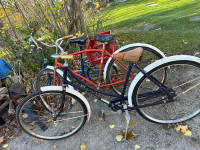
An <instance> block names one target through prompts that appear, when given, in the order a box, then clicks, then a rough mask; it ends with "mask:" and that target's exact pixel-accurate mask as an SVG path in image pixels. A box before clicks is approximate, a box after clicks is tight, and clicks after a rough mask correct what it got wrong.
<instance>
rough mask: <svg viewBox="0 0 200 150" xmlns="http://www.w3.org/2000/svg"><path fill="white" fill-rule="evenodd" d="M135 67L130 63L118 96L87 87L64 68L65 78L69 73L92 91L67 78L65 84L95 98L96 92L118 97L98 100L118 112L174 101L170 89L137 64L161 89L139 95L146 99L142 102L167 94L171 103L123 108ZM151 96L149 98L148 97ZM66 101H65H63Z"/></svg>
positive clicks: (157, 102) (64, 79)
mask: <svg viewBox="0 0 200 150" xmlns="http://www.w3.org/2000/svg"><path fill="white" fill-rule="evenodd" d="M132 67H133V63H132V62H130V63H129V68H128V72H127V76H126V79H125V82H124V86H123V91H122V93H121V95H118V94H110V93H107V92H103V91H100V90H98V89H96V88H93V87H91V86H89V85H87V84H86V83H85V82H83V81H81V79H80V78H79V76H78V75H77V73H76V74H74V72H73V71H72V70H71V69H69V68H68V67H64V77H65V76H66V77H67V74H68V72H69V73H70V74H71V75H72V76H73V77H74V78H75V79H76V80H77V81H78V82H80V83H81V84H83V85H84V86H86V87H87V88H89V89H90V91H87V90H86V89H83V88H81V87H79V86H77V85H75V84H74V83H72V82H70V81H68V80H66V78H63V83H64V85H65V86H66V85H67V84H69V85H71V86H73V87H75V88H77V89H79V90H81V91H83V92H85V91H86V92H88V93H91V94H93V95H95V96H97V95H96V94H94V93H92V92H91V91H94V92H97V93H100V94H103V95H107V96H110V97H116V98H114V99H113V100H111V101H107V100H105V99H103V98H100V97H98V96H97V97H98V100H100V101H102V102H104V103H106V104H108V106H109V107H114V108H115V109H117V110H132V109H138V108H143V107H149V106H153V105H158V104H163V103H166V102H171V101H172V97H173V95H172V94H171V93H170V92H169V90H170V89H168V88H167V87H165V86H164V85H163V84H162V83H160V82H159V81H158V80H156V79H155V78H153V76H151V75H148V74H147V73H146V72H145V71H144V70H143V69H142V68H140V67H139V66H137V65H136V64H134V67H135V68H136V69H138V70H140V71H141V72H142V73H143V74H144V75H145V76H146V77H147V78H149V79H150V80H151V81H152V82H153V83H154V84H156V85H157V86H158V87H159V88H160V89H159V90H156V91H152V92H146V93H142V94H139V97H145V99H143V100H142V101H146V100H149V99H151V98H152V95H154V94H156V93H163V92H164V93H166V95H167V96H168V98H169V101H166V100H164V99H163V100H159V101H156V102H154V103H150V104H145V105H141V106H138V107H135V106H133V107H130V106H128V107H127V108H122V107H121V106H122V104H123V103H124V101H125V100H128V96H125V91H126V86H127V82H128V80H129V77H130V74H131V69H132ZM148 96H149V97H148ZM155 97H160V96H159V95H155V96H154V97H153V98H155ZM63 100H64V99H63ZM118 102H119V104H118V105H115V103H118Z"/></svg>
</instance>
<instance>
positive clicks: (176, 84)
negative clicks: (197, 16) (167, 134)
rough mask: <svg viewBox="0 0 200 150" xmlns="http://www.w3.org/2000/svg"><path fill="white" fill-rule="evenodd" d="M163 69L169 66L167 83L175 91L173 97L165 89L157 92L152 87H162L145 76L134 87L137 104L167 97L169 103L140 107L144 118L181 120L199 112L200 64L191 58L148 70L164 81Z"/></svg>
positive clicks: (174, 121)
mask: <svg viewBox="0 0 200 150" xmlns="http://www.w3.org/2000/svg"><path fill="white" fill-rule="evenodd" d="M163 69H165V70H166V76H165V82H164V83H163V84H164V85H165V86H166V87H167V89H168V90H169V91H170V93H171V94H172V95H173V98H172V99H169V98H168V96H167V94H166V93H165V92H163V91H162V90H157V92H156V93H153V94H152V92H153V91H154V90H152V89H155V88H156V87H157V89H158V86H157V85H155V84H154V83H153V82H152V81H150V80H149V79H148V78H146V77H142V78H141V79H140V80H139V81H138V82H137V84H136V85H135V88H134V89H133V93H132V100H133V105H134V106H136V107H137V106H142V105H149V104H151V103H155V102H159V101H163V100H164V101H165V103H163V104H159V105H154V106H150V107H144V108H138V109H136V110H137V112H138V113H139V114H140V115H141V116H142V117H143V118H144V119H146V120H148V121H151V122H154V123H178V122H182V121H186V120H188V119H190V118H192V117H194V116H196V115H197V114H199V113H200V95H199V91H200V86H199V85H200V64H199V63H197V62H194V61H188V60H187V61H186V60H175V61H172V62H168V63H164V64H162V65H159V66H157V67H154V69H151V70H150V71H148V74H149V75H151V76H153V77H154V78H155V79H157V80H158V81H160V80H161V77H160V72H162V71H163ZM159 91H160V92H159ZM154 92H155V91H154ZM170 100H171V101H170Z"/></svg>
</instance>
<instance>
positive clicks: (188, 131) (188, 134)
mask: <svg viewBox="0 0 200 150" xmlns="http://www.w3.org/2000/svg"><path fill="white" fill-rule="evenodd" d="M184 135H185V136H192V132H191V131H190V130H187V131H186V132H185V133H184Z"/></svg>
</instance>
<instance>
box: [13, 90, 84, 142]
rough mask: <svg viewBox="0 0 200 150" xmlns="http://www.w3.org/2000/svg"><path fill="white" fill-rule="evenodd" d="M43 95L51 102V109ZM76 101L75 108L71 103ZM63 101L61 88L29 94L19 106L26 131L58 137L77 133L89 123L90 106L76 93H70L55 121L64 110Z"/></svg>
mask: <svg viewBox="0 0 200 150" xmlns="http://www.w3.org/2000/svg"><path fill="white" fill-rule="evenodd" d="M41 97H42V98H44V99H45V101H46V102H47V103H48V104H49V108H51V110H53V112H52V111H49V109H46V106H44V105H43V103H42V101H41ZM71 99H73V100H74V102H73V107H71V109H68V104H67V103H71ZM61 102H62V92H61V91H47V92H41V91H39V92H36V93H33V94H31V95H29V96H28V97H26V98H25V99H24V100H23V101H22V102H21V103H20V104H19V106H18V107H17V111H16V117H17V122H18V124H19V125H20V127H21V128H22V130H23V131H24V132H26V133H27V134H29V135H31V136H34V137H36V138H40V139H45V140H56V139H63V138H66V137H69V136H71V135H73V134H75V133H77V132H78V131H79V130H80V129H81V128H82V127H83V125H84V124H85V122H86V119H87V109H86V106H85V104H84V103H83V102H82V101H81V100H80V99H79V98H78V97H77V96H75V95H73V94H70V93H66V94H65V104H64V108H63V111H62V112H61V114H60V115H59V116H58V117H57V119H56V120H55V121H54V119H55V116H56V115H57V114H58V112H59V111H60V106H61Z"/></svg>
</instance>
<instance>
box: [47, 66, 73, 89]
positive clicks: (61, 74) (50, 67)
mask: <svg viewBox="0 0 200 150" xmlns="http://www.w3.org/2000/svg"><path fill="white" fill-rule="evenodd" d="M46 68H48V69H51V70H53V71H54V68H55V67H54V66H49V65H48V66H47V67H46ZM56 72H57V73H58V74H59V75H60V76H62V77H63V71H62V70H60V69H56ZM67 80H68V81H70V79H69V78H68V77H67ZM68 87H69V88H72V89H74V87H73V86H71V85H68Z"/></svg>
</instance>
